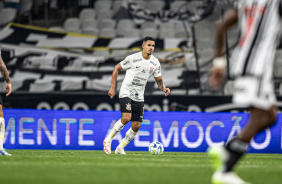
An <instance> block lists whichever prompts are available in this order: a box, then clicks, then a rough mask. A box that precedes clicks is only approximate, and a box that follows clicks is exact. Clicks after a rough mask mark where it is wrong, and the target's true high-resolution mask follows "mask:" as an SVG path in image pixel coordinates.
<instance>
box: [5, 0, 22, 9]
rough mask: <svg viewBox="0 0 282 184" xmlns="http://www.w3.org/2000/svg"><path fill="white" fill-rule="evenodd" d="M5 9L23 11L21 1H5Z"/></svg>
mask: <svg viewBox="0 0 282 184" xmlns="http://www.w3.org/2000/svg"><path fill="white" fill-rule="evenodd" d="M3 2H4V7H5V8H15V9H16V10H17V12H19V11H20V10H21V0H3Z"/></svg>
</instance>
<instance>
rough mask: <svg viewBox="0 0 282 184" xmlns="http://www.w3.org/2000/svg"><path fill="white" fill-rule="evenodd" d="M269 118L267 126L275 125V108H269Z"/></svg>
mask: <svg viewBox="0 0 282 184" xmlns="http://www.w3.org/2000/svg"><path fill="white" fill-rule="evenodd" d="M268 114H269V115H268V116H269V126H272V125H274V124H275V123H276V119H277V115H276V108H274V107H273V108H271V109H270V111H269V112H268Z"/></svg>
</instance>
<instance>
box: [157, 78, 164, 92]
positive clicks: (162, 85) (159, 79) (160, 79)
mask: <svg viewBox="0 0 282 184" xmlns="http://www.w3.org/2000/svg"><path fill="white" fill-rule="evenodd" d="M156 81H157V84H158V87H159V88H160V90H163V89H164V88H165V85H164V83H163V79H162V78H161V77H160V78H158V79H157V80H156Z"/></svg>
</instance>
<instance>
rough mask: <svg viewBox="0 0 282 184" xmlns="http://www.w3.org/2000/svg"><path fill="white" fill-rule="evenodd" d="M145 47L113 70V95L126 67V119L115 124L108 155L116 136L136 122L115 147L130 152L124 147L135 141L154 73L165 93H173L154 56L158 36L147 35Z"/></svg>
mask: <svg viewBox="0 0 282 184" xmlns="http://www.w3.org/2000/svg"><path fill="white" fill-rule="evenodd" d="M142 48H143V51H142V52H138V53H135V54H132V55H129V56H127V57H126V58H125V60H123V61H121V62H120V63H119V64H117V65H116V66H115V68H114V70H113V74H112V85H111V89H110V90H109V92H108V95H109V96H110V97H111V98H113V97H114V96H115V93H116V81H117V77H118V74H119V71H121V70H126V75H125V78H124V80H123V83H122V85H121V88H120V92H119V99H120V106H121V112H122V118H121V119H119V120H118V121H117V122H116V123H115V125H114V126H113V128H112V130H111V132H110V133H109V135H108V136H107V137H106V138H105V140H104V152H105V153H106V154H111V143H112V140H113V137H114V136H115V135H116V134H117V133H118V132H119V131H121V130H122V129H123V127H124V125H126V124H127V123H128V122H129V121H132V125H131V128H130V129H129V130H128V131H127V132H126V134H125V137H124V139H123V140H122V141H121V143H120V144H119V145H118V147H117V148H116V150H115V154H126V153H125V152H124V147H125V146H126V145H127V144H128V143H129V142H130V141H131V140H133V138H134V137H135V135H136V134H137V132H138V130H139V128H140V126H141V122H142V120H143V113H144V91H145V86H146V83H147V81H148V79H149V77H150V76H151V75H153V77H154V78H155V80H156V82H157V84H158V87H159V88H160V90H162V91H163V92H164V93H165V96H167V95H169V93H170V89H169V88H167V87H165V85H164V83H163V79H162V74H161V65H160V62H159V60H158V59H157V58H156V57H154V56H153V55H152V53H153V51H154V49H155V40H154V38H152V37H145V38H144V39H143V44H142Z"/></svg>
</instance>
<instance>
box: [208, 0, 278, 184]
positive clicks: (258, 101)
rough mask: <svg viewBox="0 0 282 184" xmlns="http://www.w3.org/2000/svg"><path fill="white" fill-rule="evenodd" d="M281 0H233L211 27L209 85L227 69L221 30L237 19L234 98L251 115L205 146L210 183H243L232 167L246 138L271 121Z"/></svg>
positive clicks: (221, 78)
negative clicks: (230, 135)
mask: <svg viewBox="0 0 282 184" xmlns="http://www.w3.org/2000/svg"><path fill="white" fill-rule="evenodd" d="M281 15H282V1H281V0H238V1H237V2H235V8H234V9H232V10H230V11H228V12H227V14H226V15H225V16H224V18H223V20H222V21H221V22H220V23H219V25H218V29H217V32H216V57H217V58H216V59H215V60H214V61H213V68H212V70H211V76H210V84H211V86H213V87H214V88H217V87H219V85H220V84H221V82H222V81H223V79H224V77H225V74H226V60H225V59H224V58H223V57H222V54H223V45H224V33H225V30H226V29H228V28H229V27H231V26H232V25H233V24H234V23H236V22H238V23H239V26H240V29H241V37H240V40H239V42H238V45H237V47H236V48H235V50H234V51H233V53H232V56H231V62H232V63H231V70H230V71H231V75H232V76H233V77H235V82H234V89H235V91H234V94H233V103H235V104H238V105H241V107H245V108H250V119H249V122H248V123H247V125H246V126H245V127H244V128H243V130H242V131H241V132H240V133H239V134H238V135H237V136H236V137H235V138H234V139H232V140H231V141H230V142H228V143H227V144H226V145H225V146H222V147H210V148H209V150H208V151H209V154H210V155H211V156H212V159H213V165H214V167H215V172H214V174H213V176H212V183H217V184H218V183H221V184H231V183H232V184H244V183H246V182H245V181H244V180H242V179H241V178H240V177H239V176H237V175H236V174H235V173H234V172H233V171H232V170H233V166H234V165H235V164H236V163H237V162H238V160H239V159H240V158H241V157H242V156H243V154H244V153H245V151H246V150H247V148H248V144H249V143H250V141H251V139H252V138H253V137H254V136H255V135H256V134H257V133H259V132H260V131H262V130H264V129H266V128H268V127H270V126H271V125H273V124H275V122H276V110H275V103H276V97H275V94H274V90H273V86H272V72H273V61H274V58H275V51H276V48H277V45H278V43H279V40H280V39H279V37H280V34H281V28H282V19H281Z"/></svg>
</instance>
